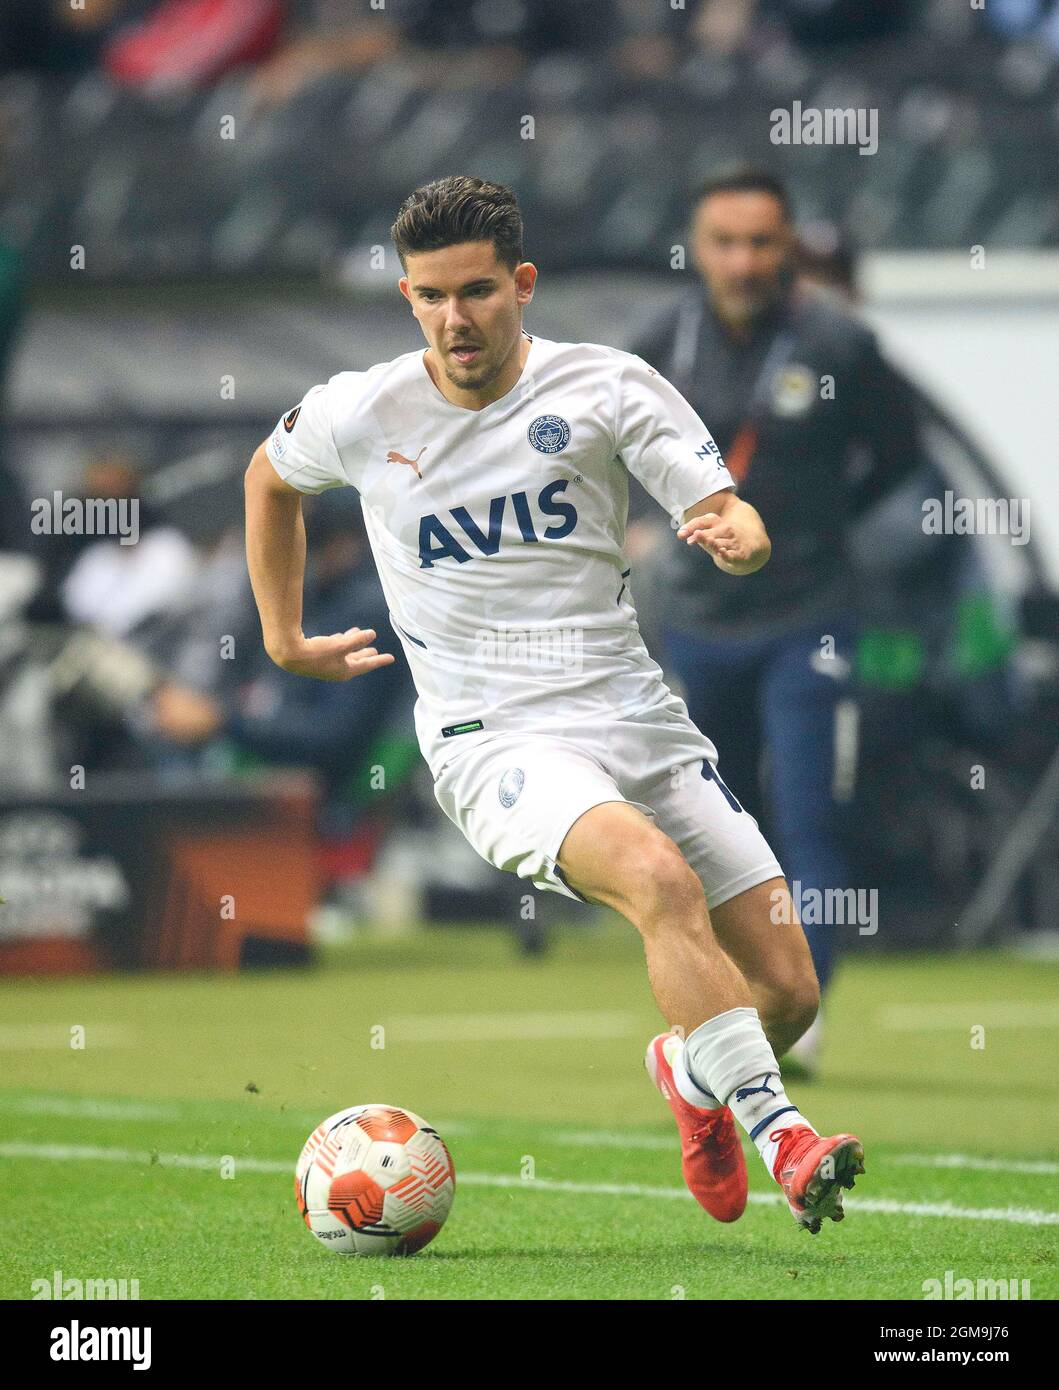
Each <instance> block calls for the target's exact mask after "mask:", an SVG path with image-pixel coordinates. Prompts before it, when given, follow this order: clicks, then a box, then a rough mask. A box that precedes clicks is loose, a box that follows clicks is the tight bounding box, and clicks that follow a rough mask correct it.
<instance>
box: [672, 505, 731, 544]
mask: <svg viewBox="0 0 1059 1390" xmlns="http://www.w3.org/2000/svg"><path fill="white" fill-rule="evenodd" d="M720 520H721V518H720V517H719V516H718V515H717V513H716V512H703V514H702V516H693V517H692V518H691V520H690V521H685V523H684V525H683V526H681V527H680V529H679V530H678V531H677V535H678V536H679V537H680V539H681V540H683V539H684V538H685V537H686V536H688V535H690V533H691V532H692V531H702V530H708V529H709V528H710V527H712V526H714V525H715V524H716V523H717V522H719V521H720Z"/></svg>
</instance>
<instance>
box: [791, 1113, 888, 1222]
mask: <svg viewBox="0 0 1059 1390" xmlns="http://www.w3.org/2000/svg"><path fill="white" fill-rule="evenodd" d="M769 1138H770V1139H771V1138H775V1140H776V1142H777V1143H778V1144H779V1151H778V1153H777V1154H776V1161H775V1163H774V1164H773V1167H772V1176H773V1177H774V1178H775V1179H776V1181H777V1182H778V1183H779V1185H780V1187H782V1188H783V1191H784V1194H785V1195H786V1198H787V1202H788V1204H789V1206H790V1209H791V1215H792V1216H793V1217H794V1219H795V1221H797V1223H798V1225H799V1226H804V1227H805V1229H806V1230H807V1231H809V1232H810V1234H812V1235H814V1236H815V1235H816V1234H817V1232H818V1231H819V1230H820V1225H821V1222H822V1221H823V1220H824V1218H825V1217H830V1218H831V1220H832V1221H841V1220H842V1218H843V1217H844V1216H845V1212H844V1211H843V1210H842V1189H843V1188H844V1187H852V1186H853V1180H854V1178H855V1177H856V1176H857V1174H858V1173H863V1172H864V1145H863V1144H862V1143H861V1142H860V1140H859V1139H858V1138H857V1136H856V1135H855V1134H834V1135H832V1136H831V1138H830V1139H825V1138H822V1137H821V1136H820V1135H819V1134H814V1133H813V1131H812V1130H811V1129H810V1128H809V1127H808V1125H791V1127H790V1128H789V1129H782V1130H775V1131H773V1134H771V1135H770V1136H769Z"/></svg>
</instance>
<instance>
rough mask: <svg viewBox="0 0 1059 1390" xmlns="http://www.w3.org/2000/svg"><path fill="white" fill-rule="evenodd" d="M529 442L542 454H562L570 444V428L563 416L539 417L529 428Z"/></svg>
mask: <svg viewBox="0 0 1059 1390" xmlns="http://www.w3.org/2000/svg"><path fill="white" fill-rule="evenodd" d="M529 442H530V443H531V444H532V445H533V447H534V448H535V449H536V450H537V452H538V453H541V454H561V453H562V451H563V450H564V449H565V448H566V446H567V445H568V444H569V443H570V426H569V425H568V424H567V423H566V421H565V420H564V419H563V417H562V416H561V415H538V416H537V418H536V420H534V422H533V424H532V425H530V427H529Z"/></svg>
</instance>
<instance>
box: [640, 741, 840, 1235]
mask: <svg viewBox="0 0 1059 1390" xmlns="http://www.w3.org/2000/svg"><path fill="white" fill-rule="evenodd" d="M653 717H654V718H655V719H656V727H654V728H651V729H648V730H646V731H645V734H644V738H643V743H644V748H645V750H649V755H648V753H647V751H645V756H644V758H643V762H644V764H645V766H647V767H649V768H651V771H649V772H645V774H644V775H643V776H642V777H641V778H639V779H638V780H637V779H634V780H633V781H632V782H628V779H627V778H626V777H625V776H624V775H623V777H622V779H621V785H622V788H623V790H625V791H626V792H627V794H629V795H630V796H633V797H634V798H635V799H636V800H637V801H638V802H640V803H642V804H644V805H648V806H650V807H651V809H652V811H653V812H654V814H655V817H656V819H657V823H658V827H659V828H660V829H661V830H662V831H663V832H664V833H665V834H666V835H667V836H668V837H669V838H670V839H671V840H672V841H673V842H674V844H675V845H676V847H677V848H678V849H679V850H680V851H681V854H682V857H683V858H684V859H685V861H686V862H687V864H688V866H689V868H691V869H692V871H693V872H694V874H695V876H696V877H697V878H698V880H699V882H700V884H701V886H702V888H703V895H704V897H705V900H706V904H707V910H706V917H707V919H708V920H710V936H711V943H712V946H713V948H714V949H715V950H716V949H720V950H721V952H722V953H723V954H725V955H727V956H728V958H729V959H730V960H731V961H732V963H733V965H735V966H737V967H739V974H740V978H741V979H742V980H744V982H745V983H746V986H747V989H748V990H749V991H750V997H751V999H752V1000H753V999H754V997H755V992H756V995H757V998H758V999H760V1000H761V1002H762V1003H763V1005H764V1007H765V1014H764V1017H763V1018H762V1017H761V1016H759V1013H758V1011H757V1008H756V1007H755V1006H753V1005H751V1006H747V1005H740V1006H735V1007H731V1008H729V1009H727V1010H726V1011H725V1012H724V1013H722V1014H719V1015H715V1016H713V1017H707V1018H705V1019H704V1021H703V1023H701V1024H700V1025H699V1026H698V1027H697V1028H694V1029H692V1030H690V1031H688V1032H687V1036H686V1038H685V1040H684V1043H683V1045H681V1044H680V1043H679V1041H671V1042H669V1043H668V1044H666V1046H668V1048H669V1053H668V1056H667V1058H666V1060H667V1061H668V1063H669V1065H670V1067H671V1071H672V1084H673V1085H674V1086H675V1087H676V1089H677V1090H678V1091H679V1092H680V1094H681V1096H682V1097H683V1098H684V1099H685V1100H686V1101H687V1102H689V1103H694V1102H695V1101H696V1099H697V1102H698V1104H699V1105H703V1104H705V1103H706V1102H705V1100H704V1093H708V1094H709V1095H710V1097H711V1099H710V1102H709V1103H710V1104H712V1105H719V1104H721V1103H723V1104H726V1105H727V1106H729V1107H730V1108H731V1110H732V1112H733V1113H734V1115H735V1117H736V1118H737V1119H738V1121H739V1122H740V1124H741V1125H742V1126H743V1128H744V1129H746V1131H747V1133H748V1134H749V1136H750V1138H751V1139H752V1140H753V1142H754V1144H755V1145H756V1147H757V1149H758V1151H759V1153H760V1154H761V1156H762V1159H763V1160H764V1162H765V1165H766V1167H767V1168H768V1170H769V1172H770V1173H771V1174H772V1175H773V1176H774V1177H775V1178H776V1179H777V1181H778V1182H780V1183H781V1185H782V1186H783V1188H784V1191H785V1192H786V1193H787V1197H788V1201H789V1203H790V1206H791V1211H792V1213H793V1214H794V1216H795V1218H796V1220H798V1222H799V1224H802V1225H804V1226H806V1227H807V1228H808V1229H809V1230H811V1231H816V1230H819V1228H820V1223H821V1221H822V1219H823V1218H824V1217H831V1218H832V1219H834V1220H841V1218H842V1207H841V1188H842V1187H851V1186H852V1185H853V1177H854V1175H855V1173H857V1172H861V1171H863V1163H862V1160H863V1150H862V1148H861V1145H860V1142H859V1140H858V1139H857V1138H856V1137H855V1136H854V1135H850V1134H839V1135H834V1136H831V1137H830V1138H822V1137H821V1136H820V1135H818V1134H817V1133H816V1131H815V1130H814V1129H813V1128H812V1126H811V1125H810V1124H809V1123H808V1121H807V1120H806V1119H805V1117H804V1116H803V1115H802V1114H801V1113H800V1111H799V1110H798V1108H797V1106H796V1105H795V1104H794V1102H793V1101H792V1100H791V1099H790V1098H789V1096H788V1095H787V1093H786V1091H785V1088H784V1084H783V1081H782V1078H781V1075H780V1068H779V1064H778V1062H777V1060H776V1054H775V1051H774V1050H773V1047H772V1046H771V1043H770V1040H769V1037H768V1036H767V1034H766V1031H765V1028H764V1027H763V1024H765V1025H766V1026H767V1027H768V1028H769V1029H770V1031H772V1032H773V1033H775V1035H776V1036H777V1039H778V1040H780V1041H781V1042H785V1041H786V1040H787V1039H788V1038H789V1037H790V1036H792V1035H793V1034H794V1033H796V1032H798V1031H800V1029H801V1028H802V1027H803V1026H804V1025H805V1023H806V1022H807V1020H808V1018H809V1016H810V1015H811V1013H812V1010H813V1008H814V1007H815V1002H816V999H815V979H814V976H813V971H812V964H811V961H810V960H809V957H808V950H807V948H806V945H805V941H804V938H803V937H802V936H801V933H800V928H798V926H797V924H796V919H795V917H794V915H793V913H791V912H790V908H789V903H788V898H787V893H786V886H785V884H784V881H783V878H782V871H781V869H780V866H779V864H778V863H777V861H776V858H775V856H774V855H773V853H772V851H771V850H770V849H769V846H768V844H767V843H766V841H765V839H764V837H763V836H762V834H761V832H760V830H759V829H758V827H757V824H756V822H755V821H754V819H753V818H752V817H751V816H750V815H749V814H748V813H747V812H746V811H745V810H744V809H743V807H742V805H741V804H740V802H739V801H738V800H737V799H736V797H735V796H734V795H733V794H732V792H731V791H730V790H729V789H728V787H727V786H726V785H725V783H724V782H723V781H722V780H721V777H720V775H719V773H718V771H717V768H716V766H715V765H714V764H713V762H712V761H711V760H710V759H709V758H703V757H702V756H701V755H700V756H698V757H697V758H695V759H694V761H688V760H687V750H688V749H692V748H694V749H695V750H696V751H697V750H698V749H699V748H701V746H702V744H703V742H704V740H702V738H701V735H698V734H697V732H696V731H695V730H693V729H692V730H691V731H690V735H689V733H688V732H687V730H686V729H685V730H683V731H682V730H681V729H680V728H679V727H678V725H679V724H680V722H681V721H673V720H671V719H668V718H667V717H662V716H653ZM683 723H685V724H686V721H683ZM707 746H708V745H707ZM682 759H683V761H682ZM667 762H668V763H670V764H671V765H670V766H668V767H666V763H667ZM663 768H665V770H664V771H662V769H663ZM728 904H731V906H727V905H728ZM726 906H727V911H726V910H725V909H726ZM774 918H779V919H780V920H779V921H774V920H773V919H774ZM722 927H723V930H724V932H725V938H724V939H722ZM747 941H749V942H750V943H751V944H756V945H757V946H759V947H760V946H762V945H763V943H767V946H768V950H767V966H763V965H762V964H761V963H760V962H757V961H755V960H754V958H753V952H752V950H751V949H750V948H749V947H748V946H747V945H746V944H745V943H746V942H747ZM731 942H735V943H736V945H737V947H738V951H739V954H738V955H736V954H735V952H733V951H729V950H728V949H727V947H728V945H729V943H731ZM743 966H745V967H746V970H745V973H744V970H743V968H742V967H743ZM787 972H790V973H789V974H788V973H787ZM748 976H749V978H748ZM660 1041H661V1040H659V1039H656V1040H655V1043H654V1044H652V1046H654V1047H656V1048H657V1046H658V1044H659V1042H660ZM649 1069H650V1068H649ZM660 1089H663V1088H660ZM663 1094H665V1091H664V1089H663ZM677 1118H678V1125H679V1124H680V1123H681V1121H680V1116H679V1115H678V1117H677ZM682 1137H683V1128H682ZM689 1185H690V1183H689Z"/></svg>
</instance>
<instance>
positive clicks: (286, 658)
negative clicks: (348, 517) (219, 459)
mask: <svg viewBox="0 0 1059 1390" xmlns="http://www.w3.org/2000/svg"><path fill="white" fill-rule="evenodd" d="M245 493H246V562H247V567H248V568H249V571H250V583H251V586H252V588H253V591H254V599H255V602H256V603H257V611H258V615H259V616H260V618H261V633H262V636H263V638H264V642H265V650H266V651H267V652H268V654H269V656H270V657H271V658H272V660H273V661H274V662H275V663H276V665H277V666H281V667H282V668H283V670H284V671H291V672H293V673H294V674H295V675H297V676H312V677H314V678H315V679H316V680H322V681H346V680H351V679H352V678H353V677H354V676H362V675H364V674H365V673H366V672H368V671H374V670H375V669H376V668H377V667H379V666H388V665H389V664H390V663H391V662H392V661H393V659H394V658H393V656H392V655H391V654H390V653H388V652H384V653H380V652H378V651H376V649H375V648H374V647H373V646H372V645H371V644H372V642H373V641H374V640H375V632H374V630H373V629H371V628H367V629H365V630H364V631H361V629H360V628H356V627H352V628H349V629H348V630H347V631H346V632H336V633H333V634H332V635H330V636H326V637H306V636H305V634H304V633H303V632H302V588H303V585H304V582H305V521H304V519H303V517H302V501H301V499H302V494H301V491H300V490H299V489H298V488H294V487H291V485H290V484H289V483H287V482H284V480H283V479H282V478H281V477H280V476H279V474H278V473H277V472H276V469H275V468H274V467H273V465H272V461H271V460H270V459H269V457H268V454H267V453H266V452H265V445H264V444H261V445H260V446H259V447H258V449H257V450H256V451H255V453H254V456H253V458H252V459H251V460H250V467H249V468H248V469H247V470H246V475H245Z"/></svg>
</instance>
